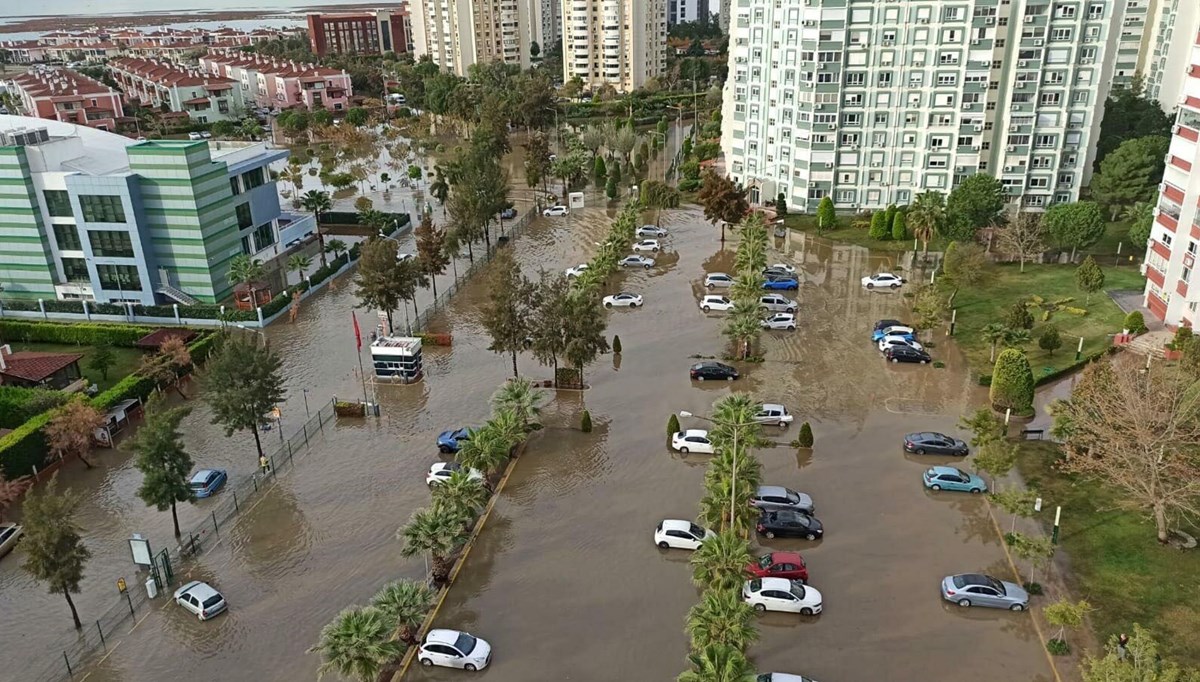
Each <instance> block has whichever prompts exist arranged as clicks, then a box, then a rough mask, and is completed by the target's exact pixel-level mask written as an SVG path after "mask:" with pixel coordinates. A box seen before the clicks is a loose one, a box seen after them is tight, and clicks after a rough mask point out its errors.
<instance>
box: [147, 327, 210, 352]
mask: <svg viewBox="0 0 1200 682" xmlns="http://www.w3.org/2000/svg"><path fill="white" fill-rule="evenodd" d="M197 336H199V334H197V333H196V332H194V331H192V330H191V329H158V330H155V331H152V332H150V333H149V334H147V335H145V336H143V337H142V338H140V339H138V340H137V343H135V344H134V345H135V346H137V347H138V348H143V349H145V350H158V348H159V346H161V345H163V344H164V343H165V342H166V341H167V339H173V338H179V339H181V340H182V341H183V342H184V343H189V342H191V341H192V340H193V339H195V338H196V337H197Z"/></svg>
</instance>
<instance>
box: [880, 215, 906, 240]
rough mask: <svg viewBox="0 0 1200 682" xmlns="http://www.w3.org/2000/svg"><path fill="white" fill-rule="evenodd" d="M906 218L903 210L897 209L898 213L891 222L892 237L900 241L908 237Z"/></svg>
mask: <svg viewBox="0 0 1200 682" xmlns="http://www.w3.org/2000/svg"><path fill="white" fill-rule="evenodd" d="M906 220H907V218H905V217H904V212H903V211H896V215H895V216H894V217H893V218H892V222H891V223H890V225H891V226H892V239H894V240H895V241H898V242H900V241H904V240H905V239H908V226H907V225H905V221H906ZM885 222H886V221H885Z"/></svg>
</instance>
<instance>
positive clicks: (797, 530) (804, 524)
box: [755, 509, 825, 540]
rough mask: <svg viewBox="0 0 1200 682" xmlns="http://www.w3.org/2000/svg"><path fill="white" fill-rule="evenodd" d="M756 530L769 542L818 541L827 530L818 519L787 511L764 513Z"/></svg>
mask: <svg viewBox="0 0 1200 682" xmlns="http://www.w3.org/2000/svg"><path fill="white" fill-rule="evenodd" d="M755 530H757V531H758V533H759V535H762V536H763V537H765V538H767V539H768V540H770V539H771V538H775V537H783V538H804V539H805V540H816V539H817V538H819V537H822V536H824V535H825V528H824V526H822V525H821V522H820V521H818V520H817V519H816V517H814V516H809V515H808V514H802V513H800V512H798V511H789V510H786V509H781V510H779V511H764V512H763V513H762V516H760V517H759V518H758V524H757V525H756V526H755Z"/></svg>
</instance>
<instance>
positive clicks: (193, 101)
mask: <svg viewBox="0 0 1200 682" xmlns="http://www.w3.org/2000/svg"><path fill="white" fill-rule="evenodd" d="M183 103H184V104H208V98H207V97H193V98H192V99H185V100H183Z"/></svg>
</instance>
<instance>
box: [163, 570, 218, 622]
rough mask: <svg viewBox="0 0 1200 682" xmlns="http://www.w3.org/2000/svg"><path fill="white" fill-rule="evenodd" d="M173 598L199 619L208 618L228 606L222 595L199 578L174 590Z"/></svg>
mask: <svg viewBox="0 0 1200 682" xmlns="http://www.w3.org/2000/svg"><path fill="white" fill-rule="evenodd" d="M174 599H175V603H176V604H179V605H180V606H182V607H183V608H185V609H187V610H188V611H191V612H192V613H194V614H195V615H196V617H197V618H199V619H200V620H208V619H209V618H212V617H214V616H216V615H218V614H220V613H223V612H225V610H226V609H228V608H229V604H227V603H226V602H225V596H224V595H222V594H221V593H220V592H217V591H216V590H215V589H213V588H212V586H211V585H209V584H208V583H203V582H200V581H199V580H193V581H192V582H190V583H188V584H186V585H184V586H183V587H181V588H179V589H178V590H175V597H174Z"/></svg>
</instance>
